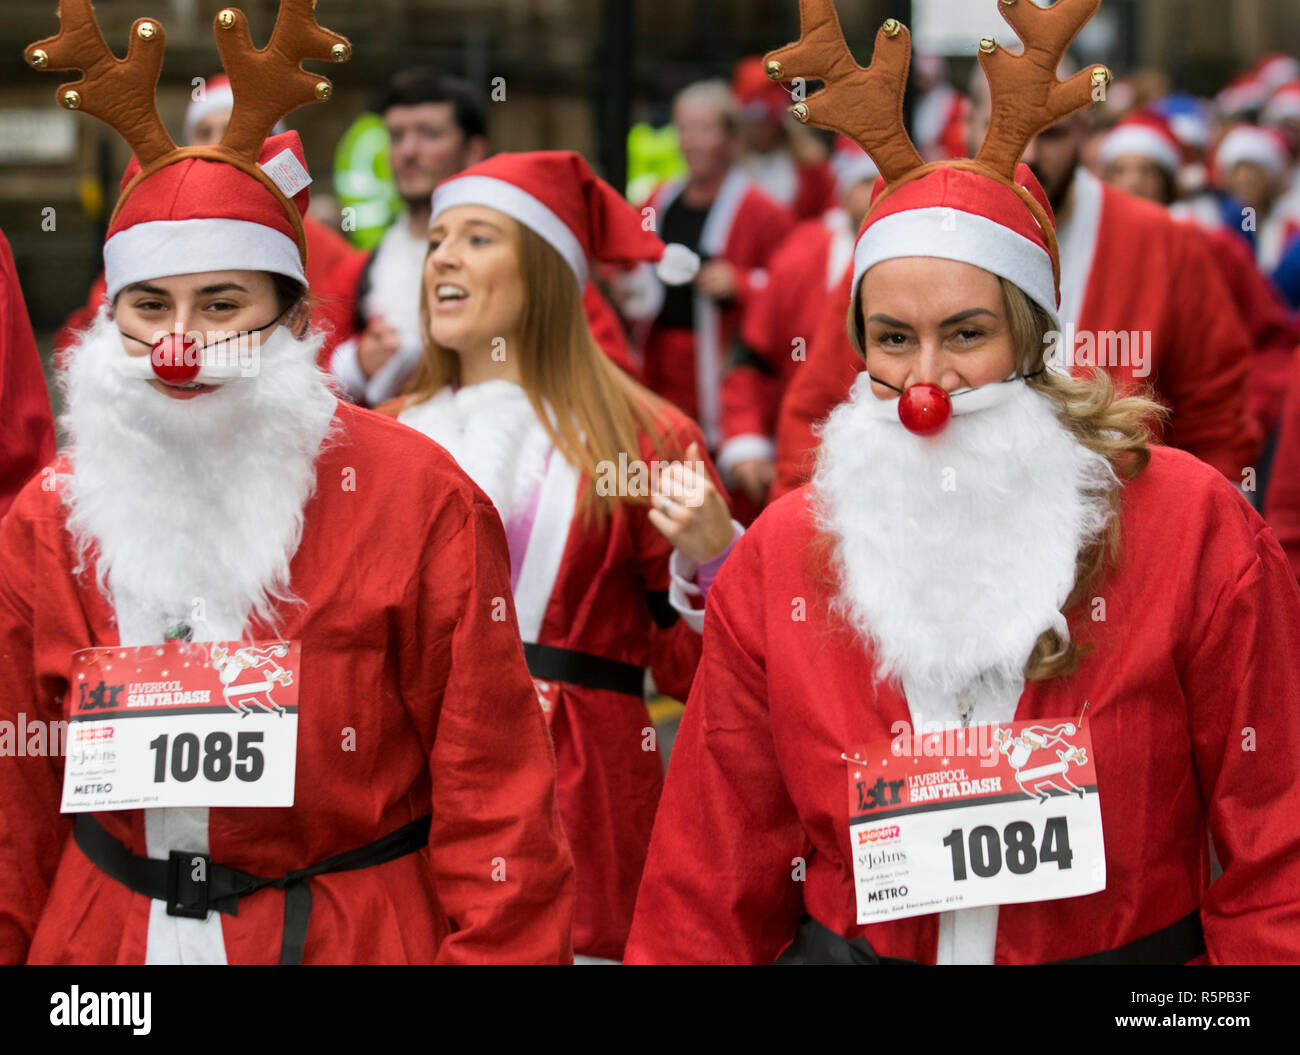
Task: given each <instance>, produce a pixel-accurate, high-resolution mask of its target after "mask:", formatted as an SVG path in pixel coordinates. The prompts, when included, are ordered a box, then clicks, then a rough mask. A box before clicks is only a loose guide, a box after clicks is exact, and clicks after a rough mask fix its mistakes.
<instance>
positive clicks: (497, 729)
mask: <svg viewBox="0 0 1300 1055" xmlns="http://www.w3.org/2000/svg"><path fill="white" fill-rule="evenodd" d="M335 426H336V429H337V431H336V434H335V436H336V441H335V442H333V443H332V445H330V446H327V447H326V448H325V450H324V452H323V453H322V454H321V456H320V460H319V463H318V468H317V479H318V481H319V483H318V485H317V487H316V488H315V491H314V493H313V497H312V498H311V499H310V500H309V501H308V503H307V506H306V508H305V512H304V515H305V523H304V528H303V534H302V541H301V543H300V545H299V547H298V550H297V553H296V554H295V555H294V558H293V562H292V565H291V576H292V577H291V584H290V585H291V588H292V590H293V591H294V592H295V593H296V594H297V595H298V596H299V597H300V598H302V600H303V601H304V602H305V603H304V604H303V605H301V606H295V607H293V608H290V609H287V610H286V611H285V612H284V613H283V617H284V619H285V622H286V626H285V627H284V635H283V636H285V637H287V638H291V639H296V640H299V641H301V642H302V676H301V682H300V693H299V707H300V710H301V713H302V715H303V716H304V721H303V723H302V725H301V727H300V730H299V734H298V755H297V758H298V762H297V766H298V768H297V778H296V799H295V802H294V805H293V806H292V807H291V808H288V809H229V808H226V809H221V808H213V809H212V810H210V811H209V837H210V844H211V856H212V860H213V862H215V863H217V864H223V865H227V866H229V867H233V868H236V869H240V870H242V871H245V872H249V873H252V874H254V875H260V876H267V877H274V876H280V875H283V874H285V873H286V872H289V871H291V870H294V869H300V868H304V867H307V866H309V865H312V864H315V863H317V862H320V861H322V860H325V859H327V858H329V857H332V856H334V855H336V854H339V853H342V852H344V851H347V850H351V849H353V848H355V847H360V846H365V845H367V844H369V843H371V842H373V841H374V840H376V839H378V838H379V837H380V836H382V835H385V834H387V833H388V832H390V831H393V830H395V829H397V828H399V827H401V826H402V825H404V824H407V823H408V822H410V821H413V820H415V819H416V818H418V817H421V816H422V815H426V814H429V813H432V817H433V825H432V831H431V834H430V837H429V844H428V847H427V849H425V850H422V851H420V852H418V853H414V854H408V855H407V856H405V857H401V858H398V859H396V860H393V861H390V862H389V863H387V864H383V865H378V866H375V867H371V868H365V869H361V870H358V871H352V872H339V873H333V874H328V875H323V876H320V877H317V878H314V879H312V880H311V886H312V890H313V895H314V905H313V908H312V911H311V917H310V927H309V929H308V932H307V941H306V951H305V956H304V962H306V963H371V962H376V963H427V962H433V961H437V962H442V963H456V962H461V963H464V962H545V963H557V962H565V961H567V960H568V959H569V958H570V956H571V947H570V925H571V917H572V907H573V876H572V860H571V858H570V855H569V851H568V847H567V845H566V843H565V839H564V835H563V832H562V829H561V822H560V818H559V815H558V812H557V810H556V805H555V791H554V787H555V785H554V781H555V769H554V756H553V753H552V749H551V746H550V742H549V739H548V737H547V734H546V728H545V723H544V721H543V719H542V716H541V713H540V711H539V710H538V707H537V697H536V694H535V692H534V690H533V686H532V682H531V680H530V679H529V675H528V670H527V668H526V666H525V663H524V657H523V654H522V652H521V649H520V645H519V633H518V630H517V628H516V624H515V622H514V613H513V609H509V608H508V606H507V614H508V616H509V618H507V619H499V618H494V617H493V613H494V611H500V604H499V601H496V602H495V603H494V599H498V598H501V597H504V596H508V594H509V588H510V583H509V564H508V559H507V551H506V542H505V537H504V535H503V532H502V529H501V522H500V520H499V518H498V517H497V515H496V512H495V511H494V510H493V508H492V506H491V503H489V502H488V500H487V498H486V496H484V495H483V493H482V492H481V491H479V490H478V489H477V488H476V487H474V486H473V485H472V484H471V483H470V482H469V481H468V479H467V478H466V477H465V475H464V474H463V473H461V472H460V471H459V469H458V468H457V467H456V465H455V463H454V462H452V460H451V459H450V458H449V457H448V456H447V455H446V453H445V452H444V451H442V450H441V448H439V447H437V445H435V444H433V443H430V442H428V441H427V440H425V439H424V438H423V437H420V436H417V435H416V434H415V433H413V432H412V431H411V430H409V429H406V428H402V427H399V426H397V425H395V424H394V423H392V422H390V421H387V420H385V419H383V418H381V417H379V416H378V415H375V414H371V413H370V412H368V411H362V410H358V409H356V408H354V407H351V406H348V405H340V406H339V408H338V410H337V412H336V416H335ZM394 465H400V466H401V467H402V469H401V471H400V472H396V471H394V470H393V466H394ZM64 468H65V469H66V466H65V467H64ZM345 470H346V471H351V472H354V473H355V478H356V479H357V480H358V481H361V483H360V484H359V486H360V487H361V488H363V489H365V490H364V492H363V493H364V498H361V497H360V496H359V494H358V493H355V492H350V491H347V490H345V489H344V488H341V487H340V486H339V480H340V479H342V478H343V474H344V473H345ZM75 564H76V560H75V556H74V554H73V552H72V549H71V546H70V542H69V536H68V533H67V530H66V528H65V514H64V510H63V508H62V506H61V504H60V501H59V495H58V493H57V492H53V491H44V490H42V489H41V488H40V486H39V485H38V484H37V483H36V482H33V483H32V484H29V485H28V487H27V488H26V489H25V490H24V491H23V493H22V494H21V495H20V496H19V498H18V501H17V502H16V503H15V505H14V508H13V510H12V511H11V515H10V516H8V517H7V518H6V519H5V521H4V523H3V525H0V667H3V669H4V671H5V677H4V678H3V679H0V721H3V722H5V723H6V724H8V723H14V722H16V720H17V719H18V716H19V714H25V715H26V718H27V721H28V722H29V723H30V722H31V721H33V720H43V721H58V720H61V719H64V718H66V716H67V708H68V706H69V704H68V703H65V701H70V699H71V694H70V693H69V692H68V671H69V658H70V655H71V653H72V652H73V651H74V650H77V649H83V648H90V647H95V646H105V645H107V646H112V645H115V644H117V642H118V638H117V632H116V629H115V627H114V621H113V612H112V609H111V607H110V605H109V604H108V603H107V602H106V601H105V600H104V598H103V597H102V596H101V595H100V593H99V592H98V590H97V589H96V588H95V586H94V571H93V568H92V569H91V570H90V571H89V572H88V573H87V574H86V575H84V576H80V577H78V576H74V575H73V572H72V569H73V568H74V566H75ZM250 629H251V633H250V639H255V638H257V637H259V636H260V637H267V636H269V634H268V632H267V630H266V628H265V627H257V626H253V627H251V628H250ZM347 727H351V728H352V729H353V730H355V738H354V741H353V743H354V747H355V750H349V751H340V749H339V744H340V739H339V737H340V730H341V729H344V728H347ZM62 771H63V765H62V762H61V761H60V760H59V759H58V758H50V757H45V758H32V757H14V756H13V755H11V754H9V753H6V756H5V757H0V962H5V963H16V962H22V961H24V960H26V961H29V962H36V963H141V962H143V961H144V959H145V956H146V951H147V950H146V939H147V934H148V925H149V916H150V907H151V904H152V902H151V901H150V899H149V898H147V897H144V896H141V895H139V894H136V893H134V892H132V891H131V890H130V889H128V888H127V887H126V886H124V885H122V884H120V883H118V882H116V881H115V880H113V879H110V878H109V877H107V876H106V875H105V874H104V873H103V872H101V871H99V869H98V868H97V867H96V866H95V865H93V864H92V863H91V862H90V861H89V860H88V859H87V858H86V857H85V856H84V855H83V853H82V851H81V850H80V849H79V847H78V846H77V845H76V844H75V843H74V842H73V840H72V838H71V834H70V833H71V828H72V824H71V821H72V818H71V817H70V816H67V815H61V814H60V813H59V802H60V789H61V786H62ZM95 817H96V819H97V820H98V821H99V823H100V824H101V825H102V826H103V827H104V828H105V829H106V830H107V831H108V832H109V834H111V835H112V836H113V837H114V838H116V839H117V840H118V841H119V842H122V843H124V844H125V845H127V846H128V847H130V848H131V849H132V850H133V852H134V853H136V854H138V855H143V854H145V852H146V850H145V846H146V841H145V830H144V819H143V817H144V814H143V811H140V810H133V811H121V812H116V813H100V814H96V815H95ZM502 858H504V859H505V861H506V863H507V870H506V872H505V875H506V881H504V882H496V881H494V875H493V869H494V861H496V860H499V859H502ZM496 878H499V876H498V877H496ZM284 910H285V899H284V895H283V894H282V893H280V892H279V891H276V890H274V889H267V890H263V891H260V892H258V893H257V894H254V895H252V896H250V897H247V898H245V899H243V900H242V901H241V903H240V905H239V913H238V915H233V916H227V915H223V916H222V918H221V923H222V929H223V932H224V937H225V946H226V954H227V959H228V961H229V962H231V963H275V962H277V960H278V958H279V952H280V943H281V938H282V930H283V920H284Z"/></svg>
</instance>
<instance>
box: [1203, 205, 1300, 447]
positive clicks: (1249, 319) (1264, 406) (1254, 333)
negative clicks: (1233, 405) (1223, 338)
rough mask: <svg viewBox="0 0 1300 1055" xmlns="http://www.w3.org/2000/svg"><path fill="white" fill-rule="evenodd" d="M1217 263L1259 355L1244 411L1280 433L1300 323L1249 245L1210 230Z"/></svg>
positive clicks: (1248, 384) (1224, 230)
mask: <svg viewBox="0 0 1300 1055" xmlns="http://www.w3.org/2000/svg"><path fill="white" fill-rule="evenodd" d="M1204 230H1205V236H1206V238H1208V239H1209V241H1210V247H1211V249H1212V250H1213V256H1214V262H1215V263H1216V264H1218V265H1219V274H1221V275H1222V276H1223V281H1224V282H1225V283H1226V284H1227V286H1228V291H1229V292H1230V293H1231V294H1232V302H1233V304H1235V305H1236V307H1237V311H1238V313H1239V314H1240V315H1241V319H1242V321H1243V322H1244V323H1245V324H1246V327H1247V328H1248V329H1249V331H1250V340H1251V344H1253V345H1254V347H1255V355H1254V357H1253V358H1252V359H1251V361H1250V373H1249V375H1248V377H1247V379H1246V405H1247V409H1248V410H1249V412H1250V415H1251V417H1253V418H1254V419H1255V420H1256V421H1257V422H1258V423H1259V426H1260V429H1261V431H1262V434H1263V435H1264V436H1271V435H1273V433H1274V432H1276V431H1277V427H1278V425H1279V423H1280V422H1281V419H1282V403H1283V401H1284V400H1285V399H1286V390H1287V385H1288V383H1289V382H1290V379H1291V359H1292V357H1293V356H1294V354H1295V350H1296V347H1297V346H1300V323H1297V321H1296V319H1295V318H1294V317H1293V316H1292V315H1291V312H1290V310H1289V309H1288V308H1287V306H1286V303H1285V301H1283V299H1282V295H1281V294H1280V293H1279V292H1278V291H1277V289H1276V287H1274V285H1273V283H1271V282H1270V281H1269V280H1268V279H1267V278H1265V277H1264V275H1263V274H1262V273H1261V272H1260V270H1259V268H1258V267H1256V266H1255V258H1254V257H1253V256H1252V255H1251V252H1250V246H1249V245H1247V244H1246V241H1245V239H1243V238H1242V237H1241V236H1240V235H1238V234H1236V233H1235V232H1233V231H1231V230H1229V229H1228V228H1226V227H1224V226H1222V225H1220V226H1217V227H1210V228H1206V229H1204Z"/></svg>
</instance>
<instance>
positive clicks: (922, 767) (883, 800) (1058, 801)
mask: <svg viewBox="0 0 1300 1055" xmlns="http://www.w3.org/2000/svg"><path fill="white" fill-rule="evenodd" d="M976 732H977V729H969V730H961V731H958V735H953V732H952V731H950V732H949V733H947V734H943V733H935V734H930V735H933V736H937V737H944V738H945V744H944V746H943V747H942V748H941V749H940V750H938V751H935V752H933V753H932V752H931V751H930V750H929V749H928V748H927V749H926V750H925V751H923V752H918V753H916V754H905V755H898V754H895V753H894V751H893V750H892V747H893V742H892V741H882V742H880V743H875V744H868V745H865V746H863V747H860V748H857V749H855V750H853V751H851V752H848V753H846V754H845V756H844V757H845V760H846V761H847V762H848V782H849V842H850V846H851V848H852V853H853V877H854V888H855V890H856V893H857V906H858V923H859V924H867V923H883V922H884V921H886V920H891V919H901V918H904V917H907V916H919V915H925V914H928V913H933V912H950V911H953V910H956V909H965V908H976V907H979V906H982V905H1006V904H1015V903H1019V902H1025V901H1048V900H1051V899H1053V898H1064V897H1075V896H1078V895H1080V894H1092V893H1095V892H1096V891H1098V890H1104V889H1105V887H1106V854H1105V846H1104V844H1103V840H1102V830H1101V803H1100V799H1099V797H1098V789H1097V773H1096V768H1095V766H1094V762H1093V757H1092V739H1091V737H1090V736H1089V734H1088V732H1087V730H1086V729H1081V728H1078V727H1076V725H1075V723H1074V722H1072V721H1069V720H1055V719H1050V720H1046V721H1043V720H1038V721H1028V722H1013V723H1010V724H1007V725H1000V726H995V727H992V728H989V727H983V728H978V733H979V736H975V735H962V734H975V733H976ZM981 748H982V750H981ZM941 752H947V753H946V755H945V754H942V753H941Z"/></svg>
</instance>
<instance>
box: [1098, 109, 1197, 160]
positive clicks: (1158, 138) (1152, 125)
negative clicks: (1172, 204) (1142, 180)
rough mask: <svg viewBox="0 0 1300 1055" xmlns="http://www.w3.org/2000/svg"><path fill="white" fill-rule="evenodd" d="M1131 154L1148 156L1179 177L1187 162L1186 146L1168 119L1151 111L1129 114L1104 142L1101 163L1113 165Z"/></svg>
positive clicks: (1147, 157)
mask: <svg viewBox="0 0 1300 1055" xmlns="http://www.w3.org/2000/svg"><path fill="white" fill-rule="evenodd" d="M1130 156H1136V157H1141V158H1146V159H1147V160H1148V161H1151V162H1154V163H1155V164H1157V165H1159V166H1160V167H1161V168H1162V169H1164V171H1165V172H1167V173H1169V175H1170V176H1177V175H1178V171H1179V169H1181V168H1182V167H1183V165H1184V164H1185V163H1186V161H1187V156H1186V153H1185V151H1184V149H1183V145H1182V143H1180V142H1179V140H1178V137H1177V136H1176V135H1175V134H1174V130H1173V128H1171V127H1170V125H1169V122H1168V121H1166V120H1165V119H1164V118H1163V117H1161V116H1160V115H1159V114H1154V113H1151V112H1150V111H1149V110H1142V111H1139V112H1138V113H1135V114H1130V115H1129V116H1128V117H1126V118H1124V120H1123V121H1121V122H1120V123H1119V124H1118V125H1116V126H1115V128H1114V129H1113V130H1112V131H1111V132H1110V133H1109V134H1108V135H1107V136H1106V138H1105V139H1104V140H1103V141H1102V144H1101V155H1100V161H1101V163H1102V165H1110V164H1112V163H1114V161H1115V160H1116V159H1117V158H1121V157H1130Z"/></svg>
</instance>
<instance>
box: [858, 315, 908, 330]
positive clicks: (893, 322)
mask: <svg viewBox="0 0 1300 1055" xmlns="http://www.w3.org/2000/svg"><path fill="white" fill-rule="evenodd" d="M867 322H878V323H880V324H881V325H882V326H893V327H895V328H896V329H899V330H910V329H911V328H912V327H911V326H909V325H908V324H907V323H905V322H900V321H899V320H898V319H895V318H893V317H892V316H890V315H881V314H879V313H877V314H875V315H873V316H871V318H869V319H868V320H867Z"/></svg>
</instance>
